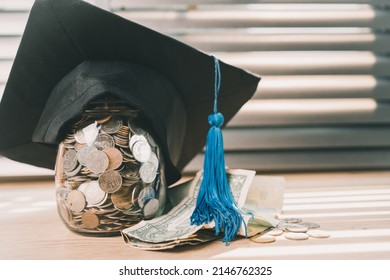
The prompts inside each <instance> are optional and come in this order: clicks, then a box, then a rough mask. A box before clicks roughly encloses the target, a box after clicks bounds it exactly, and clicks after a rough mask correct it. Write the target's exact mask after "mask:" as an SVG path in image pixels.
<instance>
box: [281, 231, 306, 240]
mask: <svg viewBox="0 0 390 280" xmlns="http://www.w3.org/2000/svg"><path fill="white" fill-rule="evenodd" d="M284 237H285V238H286V239H291V240H306V239H308V238H309V236H308V235H307V234H306V233H297V232H287V233H286V234H285V235H284Z"/></svg>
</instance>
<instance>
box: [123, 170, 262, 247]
mask: <svg viewBox="0 0 390 280" xmlns="http://www.w3.org/2000/svg"><path fill="white" fill-rule="evenodd" d="M227 176H228V180H229V185H230V187H231V190H232V195H233V198H234V200H235V201H236V202H237V204H238V206H239V207H241V206H243V204H244V203H245V200H246V196H247V194H248V190H249V187H250V186H251V183H252V180H253V178H254V176H255V171H250V170H242V169H236V170H229V171H228V172H227ZM202 178H203V173H202V172H198V173H197V175H196V177H195V178H194V179H193V180H192V182H191V183H190V190H189V193H188V196H187V197H186V198H185V199H183V200H182V201H181V202H180V203H179V204H178V205H177V206H175V207H174V208H173V209H172V210H171V211H170V212H168V213H167V214H165V215H163V216H161V217H159V218H156V219H153V220H150V221H141V222H140V223H138V224H137V225H135V226H132V227H130V228H127V229H124V230H123V231H122V235H123V236H124V237H125V241H127V242H129V240H134V239H136V240H138V241H142V242H148V243H154V244H158V243H162V242H168V241H175V240H184V239H186V238H189V237H190V236H191V235H193V234H194V233H196V232H197V231H199V230H200V229H201V228H203V225H200V226H196V225H191V224H190V217H191V214H192V212H193V211H194V209H195V206H196V200H197V196H198V193H199V188H200V186H201V183H202ZM131 242H133V241H130V243H131Z"/></svg>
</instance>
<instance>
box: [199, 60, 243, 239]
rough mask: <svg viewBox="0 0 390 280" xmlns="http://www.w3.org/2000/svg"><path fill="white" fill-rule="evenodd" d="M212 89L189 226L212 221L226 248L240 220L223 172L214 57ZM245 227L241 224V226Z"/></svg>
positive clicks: (217, 68) (218, 81)
mask: <svg viewBox="0 0 390 280" xmlns="http://www.w3.org/2000/svg"><path fill="white" fill-rule="evenodd" d="M214 65H215V85H214V112H213V114H211V115H209V117H208V121H209V124H210V125H211V128H210V130H209V132H208V134H207V140H206V152H205V159H204V167H203V181H202V184H201V187H200V190H199V194H198V198H197V202H196V207H195V210H194V212H193V213H192V216H191V224H192V225H198V226H199V225H202V224H208V223H210V222H211V221H213V220H214V222H215V234H216V235H218V234H219V233H220V232H221V231H223V233H224V237H223V239H222V241H224V242H225V243H226V245H228V243H229V241H230V240H232V239H233V238H234V237H235V236H236V234H237V232H238V231H239V229H240V227H241V223H242V222H243V221H244V219H243V218H242V216H241V213H242V210H240V209H239V208H238V206H237V204H236V203H235V201H234V199H233V195H232V193H231V191H230V187H229V182H228V179H227V176H226V170H225V157H224V149H223V137H222V130H221V128H220V127H221V126H222V124H223V122H224V117H223V115H222V114H221V113H219V112H218V111H217V97H218V92H219V88H220V85H221V71H220V66H219V62H218V59H217V58H215V57H214ZM244 224H245V223H244Z"/></svg>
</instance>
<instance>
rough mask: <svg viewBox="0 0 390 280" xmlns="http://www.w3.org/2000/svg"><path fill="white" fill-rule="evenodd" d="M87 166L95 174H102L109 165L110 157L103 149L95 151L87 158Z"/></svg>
mask: <svg viewBox="0 0 390 280" xmlns="http://www.w3.org/2000/svg"><path fill="white" fill-rule="evenodd" d="M85 163H86V167H87V168H88V169H89V170H90V171H91V172H93V173H95V174H100V173H102V172H103V171H104V170H106V169H107V167H108V164H109V162H108V157H107V155H106V154H105V153H104V152H102V151H99V150H97V151H93V152H91V153H90V154H88V156H87V158H86V162H85Z"/></svg>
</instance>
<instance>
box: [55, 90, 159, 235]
mask: <svg viewBox="0 0 390 280" xmlns="http://www.w3.org/2000/svg"><path fill="white" fill-rule="evenodd" d="M153 135H154V134H153V131H152V129H151V128H150V125H148V122H147V120H146V119H145V118H143V117H142V115H141V114H140V113H139V112H138V111H137V110H134V109H132V108H129V107H128V106H127V105H126V104H125V103H124V102H122V101H120V100H116V99H115V98H112V97H105V98H101V99H99V100H96V101H94V102H91V104H90V106H89V107H88V108H87V109H85V111H84V114H83V115H82V116H81V117H80V119H79V120H77V121H76V122H75V123H74V124H73V125H71V128H70V129H69V133H68V134H67V136H66V138H65V139H64V140H63V141H62V142H61V143H60V145H59V149H58V154H57V161H56V172H55V174H56V175H55V182H56V199H57V206H58V211H59V214H60V217H61V218H62V220H63V221H64V223H65V225H66V226H67V227H68V228H69V229H71V230H73V231H76V232H79V233H92V234H99V235H112V234H117V233H119V232H120V231H121V230H122V229H124V228H127V227H129V226H131V225H133V224H135V223H137V222H139V221H141V220H147V219H152V218H154V217H157V216H159V215H161V214H162V212H163V211H164V205H165V200H166V181H165V176H164V161H163V158H162V155H161V152H160V148H159V145H158V141H156V138H155V137H154V136H153Z"/></svg>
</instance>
